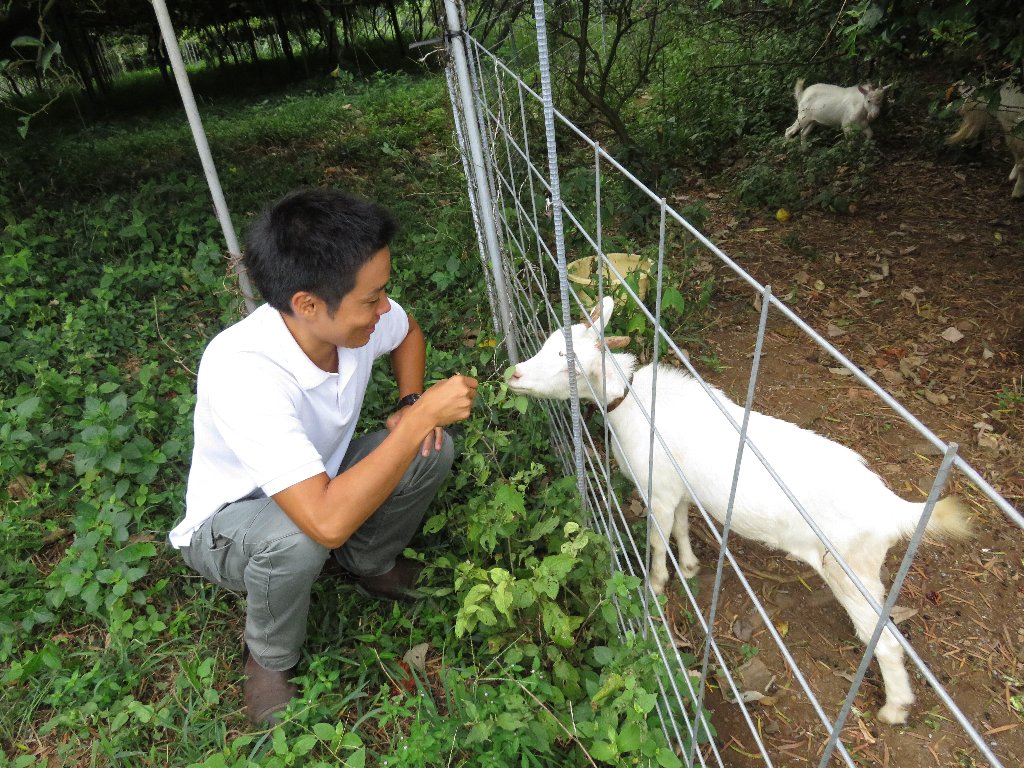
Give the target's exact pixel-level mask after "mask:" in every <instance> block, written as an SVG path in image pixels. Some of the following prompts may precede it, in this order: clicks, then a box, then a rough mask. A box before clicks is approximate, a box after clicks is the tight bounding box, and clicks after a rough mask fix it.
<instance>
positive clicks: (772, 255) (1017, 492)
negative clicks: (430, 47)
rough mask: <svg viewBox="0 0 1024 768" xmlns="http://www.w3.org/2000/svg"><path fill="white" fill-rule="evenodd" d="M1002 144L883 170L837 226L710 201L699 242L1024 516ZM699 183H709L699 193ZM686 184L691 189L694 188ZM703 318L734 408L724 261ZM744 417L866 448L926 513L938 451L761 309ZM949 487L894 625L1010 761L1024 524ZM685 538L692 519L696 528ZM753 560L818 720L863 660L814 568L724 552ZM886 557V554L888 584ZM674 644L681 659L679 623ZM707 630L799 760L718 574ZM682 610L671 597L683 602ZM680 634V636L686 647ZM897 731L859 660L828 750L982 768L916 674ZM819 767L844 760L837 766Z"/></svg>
mask: <svg viewBox="0 0 1024 768" xmlns="http://www.w3.org/2000/svg"><path fill="white" fill-rule="evenodd" d="M1008 170H1009V163H1008V155H1007V153H1006V152H1005V149H1004V148H1001V147H1000V148H999V149H998V151H997V152H996V153H994V154H992V155H991V157H989V156H986V157H983V158H981V159H980V160H979V161H978V162H976V163H972V164H959V165H954V164H952V163H951V164H949V165H938V164H935V163H931V162H927V161H922V160H916V159H906V160H899V159H896V160H894V161H893V162H892V163H891V164H889V165H888V166H887V167H885V168H884V169H882V170H880V171H879V172H878V174H877V176H876V178H875V180H874V187H873V191H872V192H871V193H870V194H869V195H868V196H867V197H866V198H865V199H863V200H862V201H860V202H859V203H858V205H857V207H856V210H855V211H854V212H853V213H852V214H851V215H842V216H840V215H835V214H831V213H827V212H816V211H809V212H800V213H795V214H794V215H793V216H792V217H791V218H790V219H789V220H788V221H786V222H780V221H778V220H777V219H776V218H775V216H774V215H772V214H771V213H765V214H764V215H754V216H750V215H747V216H742V215H739V214H737V213H736V212H735V210H734V209H733V208H732V207H731V206H730V205H728V204H727V203H726V202H725V197H724V196H722V197H718V196H713V197H711V198H710V201H709V202H710V206H711V208H712V217H711V220H710V221H709V223H708V225H707V227H706V228H707V229H708V231H709V232H710V233H711V238H712V240H713V241H714V242H716V243H717V244H719V245H720V246H721V247H722V249H723V250H724V251H725V252H726V253H727V254H729V255H730V257H732V258H734V259H735V260H736V261H737V262H738V263H739V264H740V265H741V266H742V267H743V268H744V269H745V270H747V271H748V272H749V273H750V274H751V275H753V276H754V278H756V279H757V280H758V281H760V282H761V283H762V284H770V285H771V286H772V288H773V292H774V293H775V295H777V296H780V297H782V298H783V299H784V300H785V301H786V303H787V304H788V305H789V306H790V307H792V308H793V309H794V310H795V311H796V312H797V313H798V314H799V315H800V316H801V317H802V318H803V319H804V320H805V321H807V322H808V324H809V325H810V326H811V327H812V328H814V329H815V330H816V331H818V332H819V333H820V334H822V335H823V336H825V337H826V338H827V339H828V340H829V341H830V342H831V343H832V344H833V345H834V346H835V347H836V348H837V349H838V350H839V351H840V352H841V353H842V354H843V355H845V356H846V357H847V358H849V359H850V360H851V361H852V362H853V363H855V364H856V365H857V366H858V367H860V368H861V369H862V370H864V371H866V372H867V373H868V375H870V376H871V378H872V379H873V380H874V381H876V382H878V383H879V384H881V385H882V386H883V387H884V388H885V389H886V390H887V391H889V392H890V393H892V394H893V395H894V397H895V398H896V399H897V401H898V402H900V403H901V404H903V405H904V406H906V407H907V408H908V409H909V410H910V411H911V412H912V413H913V414H915V415H916V416H917V417H918V418H919V419H920V420H921V422H922V423H923V424H924V425H925V426H926V427H927V428H928V429H930V430H931V431H932V432H934V433H935V434H936V435H937V436H938V437H939V438H940V439H941V440H943V441H946V442H956V443H958V444H959V446H960V453H961V455H962V456H963V457H964V458H965V459H966V460H967V462H968V463H969V464H971V466H973V467H974V468H975V469H976V470H977V471H978V472H979V473H980V474H981V475H982V476H983V477H984V478H985V479H986V480H987V481H988V482H989V483H991V484H992V485H993V486H994V487H995V488H996V490H997V491H998V492H999V493H1001V494H1002V495H1003V496H1004V497H1005V498H1006V499H1007V500H1008V501H1009V502H1010V503H1011V504H1012V505H1013V506H1014V507H1016V508H1017V509H1018V510H1022V509H1024V448H1022V441H1024V282H1022V281H1021V274H1022V271H1024V204H1021V203H1015V202H1013V201H1011V199H1010V197H1009V191H1010V184H1009V183H1007V182H1006V178H1005V177H1006V173H1007V172H1008ZM706 191H713V190H710V189H707V190H706ZM699 195H700V192H699V191H698V192H697V193H696V194H695V195H694V196H699ZM709 268H710V269H714V270H715V272H716V279H717V285H718V290H717V293H716V309H717V310H719V314H718V317H717V319H716V321H715V322H714V323H713V326H712V327H710V328H708V329H707V331H706V339H705V341H706V344H707V348H706V349H705V350H704V351H703V352H704V354H705V355H712V356H713V357H714V358H717V361H718V363H719V365H720V366H721V367H720V370H718V371H715V370H702V373H705V374H706V375H707V377H708V378H709V379H710V380H711V381H713V382H714V383H716V384H718V385H719V386H721V387H722V388H724V389H725V390H726V391H728V392H729V393H730V394H731V395H733V396H734V398H737V399H739V400H740V401H741V402H742V399H743V397H744V396H745V392H746V386H747V377H748V376H749V372H750V366H751V361H752V353H753V349H754V340H755V332H756V327H757V309H756V307H755V306H754V303H753V301H752V299H753V295H752V292H751V291H750V289H749V287H748V286H746V284H745V283H742V282H741V281H739V280H738V279H736V278H735V277H734V276H732V274H731V273H729V272H728V271H727V270H725V269H723V268H721V267H710V266H709ZM755 407H756V408H758V410H761V411H764V412H767V413H770V414H772V415H774V416H779V417H782V418H786V419H788V420H790V421H794V422H796V423H798V424H800V425H801V426H805V427H808V428H810V429H814V430H815V431H818V432H820V433H822V434H825V435H828V436H829V437H831V438H833V439H836V440H838V441H840V442H842V443H844V444H846V445H848V446H850V447H852V448H854V449H855V450H857V451H859V452H860V453H862V455H864V456H865V457H866V458H867V460H868V462H869V464H870V465H871V466H872V467H873V468H874V469H875V470H876V471H878V472H879V473H880V474H881V475H882V477H883V478H884V479H885V480H886V482H888V483H889V485H890V487H891V488H893V489H894V490H895V491H897V492H898V493H900V494H901V495H902V496H904V497H905V498H910V499H918V500H924V498H925V495H926V493H927V491H928V488H929V487H930V485H931V483H932V481H933V479H934V477H935V473H936V470H937V468H938V465H939V461H940V458H941V456H940V455H939V453H938V451H937V450H936V449H935V448H934V447H932V445H931V444H930V443H929V442H928V441H927V440H925V439H924V438H923V437H922V436H921V435H919V434H918V432H917V431H916V430H914V429H912V428H911V427H909V426H908V425H907V424H906V423H905V422H903V420H902V419H900V418H899V417H898V416H897V415H896V414H895V413H894V412H893V411H892V409H890V408H889V407H888V406H886V405H885V404H884V403H882V402H881V401H880V400H879V399H878V398H877V396H875V395H874V394H873V393H871V392H870V390H868V389H867V388H866V387H864V386H863V385H861V384H860V383H859V382H858V381H857V380H856V379H853V378H851V377H850V376H848V375H841V372H840V371H839V370H838V369H837V364H836V363H835V361H833V360H832V358H831V357H830V356H829V355H828V354H826V353H824V352H823V351H822V350H820V349H819V348H818V347H817V346H815V345H814V344H813V343H811V342H810V341H808V340H807V339H806V337H805V336H804V335H803V334H802V333H800V332H799V331H797V330H796V329H795V328H794V327H793V326H792V324H791V323H790V322H789V321H788V320H786V319H785V318H783V317H781V316H780V315H777V314H775V313H773V315H772V316H771V317H770V319H769V328H768V335H767V339H766V343H765V350H764V355H763V358H762V362H761V372H760V377H759V385H758V389H757V397H756V403H755ZM951 490H952V491H953V492H955V493H957V494H959V495H960V496H961V497H963V498H964V499H965V500H966V501H967V502H968V504H969V506H970V507H971V509H972V511H973V513H974V521H975V525H976V528H977V536H976V538H975V539H974V540H972V541H971V542H969V543H960V544H953V545H946V546H943V545H933V544H927V545H925V547H923V548H922V551H921V552H920V553H919V555H918V557H917V558H916V560H915V562H914V564H913V566H912V568H911V571H910V573H909V575H908V578H907V581H906V583H905V585H904V588H903V590H902V592H901V595H900V597H899V600H898V605H899V606H903V607H904V608H905V609H906V612H907V613H910V614H912V615H910V616H909V617H908V618H906V619H904V620H902V621H901V623H900V627H901V629H903V631H904V632H905V633H906V634H907V635H908V637H909V638H910V640H911V642H912V643H913V644H914V647H915V649H916V650H917V651H918V653H920V654H921V656H922V657H923V658H924V660H925V662H926V663H927V664H928V665H929V667H930V669H931V670H932V671H933V672H934V673H935V674H936V675H937V677H938V678H939V679H940V680H941V681H943V683H944V685H945V686H946V687H947V689H948V690H949V691H950V693H951V694H952V696H953V698H954V700H955V701H956V702H957V704H958V706H960V707H961V708H962V709H963V711H964V712H965V714H966V715H967V717H968V718H969V719H970V720H971V721H972V722H973V723H974V725H975V727H976V728H977V729H978V730H979V731H980V732H981V733H982V735H983V736H984V737H985V740H986V741H987V742H989V743H990V744H991V745H992V749H993V751H994V752H995V754H996V755H997V756H999V758H1000V759H1001V760H1002V761H1003V763H1004V765H1006V766H1020V765H1024V531H1021V530H1020V529H1019V528H1018V527H1016V526H1015V525H1013V524H1012V523H1010V522H1009V521H1008V520H1007V518H1006V516H1005V515H1004V514H1002V513H1001V512H1000V511H999V510H998V509H997V508H996V507H994V506H993V505H992V504H991V503H990V502H988V500H987V499H985V497H984V496H983V495H982V494H980V493H978V491H977V489H976V488H974V487H973V485H972V484H971V483H970V482H969V480H968V479H967V478H966V477H965V476H964V475H963V474H962V473H961V472H959V471H957V472H954V474H953V476H952V478H951ZM699 527H703V526H700V525H698V524H695V525H694V529H697V528H699ZM699 539H700V535H699V533H697V535H696V537H695V549H696V551H697V554H698V556H699V557H700V558H701V560H702V563H703V564H704V572H703V575H702V577H701V579H702V582H701V586H702V587H704V588H702V589H701V590H700V597H701V599H703V600H706V599H707V597H708V596H709V595H710V592H711V589H710V587H711V581H710V579H711V575H710V572H711V571H712V569H713V564H714V562H715V552H714V549H713V548H712V547H710V546H708V545H707V543H706V542H704V543H702V542H700V540H699ZM734 545H735V551H736V553H737V556H738V557H739V559H740V560H741V562H743V563H744V564H745V565H746V566H748V567H750V568H751V569H753V571H752V575H751V576H750V579H751V581H752V583H753V586H754V589H755V591H756V593H757V594H758V596H759V598H760V599H761V602H762V603H763V604H764V605H765V606H766V607H767V609H768V611H769V613H770V615H771V619H772V621H773V622H774V624H775V626H776V628H777V629H778V630H779V631H780V633H782V634H783V635H784V636H785V640H786V643H787V645H788V647H789V648H790V650H791V651H792V653H793V654H794V657H795V658H796V661H797V663H798V664H799V665H800V668H801V669H802V670H803V672H804V673H805V675H807V677H808V678H809V682H810V684H811V686H812V688H813V689H814V690H815V691H816V692H817V694H818V696H819V699H820V700H821V702H822V704H823V706H824V708H825V710H826V714H827V715H829V716H830V717H831V716H834V715H835V714H836V712H837V711H838V708H839V706H840V704H841V703H842V701H843V698H844V696H845V695H846V693H847V690H848V688H849V685H850V683H849V679H850V677H851V676H852V674H853V673H854V672H855V670H856V667H857V663H858V662H859V660H860V656H861V646H860V644H859V642H858V641H857V639H856V637H855V635H854V633H853V629H852V626H851V625H850V622H849V620H848V618H847V616H846V615H845V613H844V612H843V611H842V609H841V608H840V607H839V605H838V604H837V603H836V602H835V601H834V599H833V598H832V597H831V594H830V593H829V591H828V590H827V589H826V588H825V586H824V584H823V583H822V582H821V581H820V580H819V579H818V578H817V577H816V576H810V577H806V576H804V572H805V571H806V570H807V569H806V568H805V567H803V565H802V564H798V563H794V562H791V561H787V560H786V559H785V558H784V557H782V556H780V555H779V554H778V553H773V552H769V551H767V550H765V549H764V548H762V547H760V546H758V545H755V544H750V543H748V542H742V541H737V540H734ZM903 554H904V551H903V550H901V549H900V548H898V547H897V548H896V549H894V550H893V551H892V552H891V553H890V557H889V560H888V563H887V568H888V570H889V572H890V574H891V573H894V572H895V570H896V569H897V568H898V566H899V563H900V559H901V558H902V556H903ZM676 589H677V594H676V595H674V596H673V597H672V598H671V600H670V607H672V608H674V609H675V611H676V613H675V615H676V616H679V622H678V624H679V626H678V627H677V631H678V632H679V634H680V637H681V642H682V643H684V644H685V643H687V642H692V644H693V645H694V647H699V638H698V637H696V636H693V635H692V629H689V628H688V627H689V625H688V623H687V622H686V621H685V619H684V618H682V608H681V606H682V600H681V599H680V597H679V595H678V588H676ZM723 594H724V599H723V603H722V605H721V606H720V608H719V612H718V617H719V618H718V625H717V631H718V633H719V636H720V637H721V638H723V645H724V647H725V648H726V649H727V653H729V654H731V656H732V659H731V660H732V662H733V663H734V665H735V666H740V665H742V664H743V663H744V661H745V660H746V659H748V658H756V659H757V661H758V662H759V664H763V665H764V667H765V668H766V669H767V671H768V673H769V674H770V675H771V676H773V677H774V681H773V682H772V683H771V684H770V686H767V687H768V690H767V691H766V693H767V694H768V696H767V698H765V699H763V700H762V701H761V702H760V703H759V704H754V705H752V706H753V709H752V713H753V717H754V718H755V725H756V727H757V728H758V730H759V731H760V733H761V736H762V738H763V740H764V741H765V743H766V744H767V746H768V748H769V751H770V755H771V758H772V761H773V763H774V764H775V765H778V766H791V765H792V766H799V765H817V763H818V761H819V760H820V755H821V749H822V747H823V746H824V744H825V741H826V729H825V728H824V726H822V725H821V723H820V722H819V720H818V718H817V716H816V715H815V714H814V712H813V710H812V709H811V707H810V705H809V704H808V703H807V701H806V697H805V696H804V694H803V692H802V690H801V689H800V688H799V686H798V685H797V684H796V681H795V680H794V679H793V676H792V674H791V673H790V672H789V670H788V669H787V666H786V663H785V661H784V660H783V658H782V656H781V655H780V653H779V652H778V650H777V649H776V648H775V645H774V642H773V641H772V640H771V639H770V637H769V636H768V633H767V632H766V630H765V628H764V626H763V623H762V622H761V621H760V619H759V618H758V617H757V616H756V614H755V613H754V612H753V611H752V607H751V605H750V604H749V601H748V600H747V599H746V598H745V597H744V596H743V594H742V590H741V587H740V585H739V584H738V582H737V580H736V579H735V577H728V576H727V578H726V580H725V582H724V592H723ZM683 599H685V598H683ZM688 633H689V634H688ZM912 677H913V678H914V685H915V690H916V693H917V696H918V702H917V704H916V705H915V707H914V708H913V712H912V714H911V719H910V722H909V723H908V724H907V725H906V726H904V727H892V726H887V725H884V724H881V723H879V722H877V721H876V720H875V719H874V713H875V712H876V711H877V709H878V707H879V706H880V704H881V699H882V689H881V679H880V677H879V675H878V672H877V667H875V666H874V665H872V667H871V668H870V669H869V672H868V679H867V681H866V683H865V685H864V686H863V687H862V689H861V694H860V695H859V696H858V698H857V702H856V707H855V710H854V712H853V715H852V716H851V718H850V719H849V721H848V723H847V725H846V728H845V729H844V731H843V740H844V742H845V743H846V744H847V747H848V748H849V749H850V750H851V751H852V752H853V754H854V757H855V759H856V761H857V762H858V764H861V765H866V766H895V767H897V768H924V767H925V766H938V767H939V768H946V767H947V766H949V767H950V768H953V767H955V768H970V767H971V766H975V765H979V766H980V765H987V764H988V762H987V761H986V760H984V759H983V758H982V757H981V755H980V754H979V753H978V751H977V749H976V748H975V747H974V746H973V745H972V744H971V743H970V742H969V740H968V739H967V738H966V737H965V735H964V733H963V730H962V728H961V727H960V726H959V725H958V724H957V723H956V722H955V721H954V720H952V719H951V718H950V715H949V713H948V711H947V709H946V708H945V707H944V706H943V705H942V703H941V701H940V700H939V699H938V698H937V696H936V695H935V693H934V692H933V691H932V690H931V689H930V688H929V687H928V686H927V684H926V683H925V681H924V680H923V679H922V678H921V677H920V675H917V674H913V673H912ZM708 703H709V706H710V707H711V708H712V709H713V710H714V713H715V715H714V719H713V722H714V723H715V724H716V727H717V728H718V731H719V743H720V746H721V748H722V750H723V755H724V756H725V759H726V760H727V765H730V766H760V765H762V764H763V760H762V758H761V757H760V755H758V754H757V748H756V746H755V744H754V740H753V738H752V737H751V734H750V729H749V727H748V726H747V724H746V722H745V721H744V720H743V718H742V717H741V715H740V713H739V709H738V707H736V706H735V705H733V704H729V703H728V702H725V701H723V700H722V697H721V695H720V692H719V691H712V693H711V694H710V700H709V702H708ZM831 764H832V765H841V764H842V763H841V761H840V760H839V759H838V758H835V757H834V758H833V760H832V763H831Z"/></svg>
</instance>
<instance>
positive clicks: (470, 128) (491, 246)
mask: <svg viewBox="0 0 1024 768" xmlns="http://www.w3.org/2000/svg"><path fill="white" fill-rule="evenodd" d="M444 10H445V17H446V20H447V24H448V42H449V48H450V49H451V52H452V62H453V64H454V66H455V76H456V78H457V80H458V86H459V87H458V90H459V101H460V103H461V105H462V115H463V118H464V121H465V125H464V128H465V135H466V141H467V143H468V144H469V153H470V157H469V160H470V167H471V170H472V174H473V178H472V180H471V181H472V184H471V187H472V191H471V194H473V196H474V199H475V201H476V204H477V210H478V211H479V226H480V227H481V228H482V229H483V235H484V245H485V247H486V250H487V257H488V260H489V261H490V264H491V273H492V276H493V279H494V293H495V298H496V299H497V304H498V306H497V309H498V314H499V315H500V320H501V327H502V331H503V332H504V334H505V349H506V351H507V352H508V357H509V360H510V361H512V362H513V363H517V362H519V350H518V347H517V345H516V337H515V334H514V332H513V328H514V326H513V325H512V310H511V305H510V304H509V298H508V288H507V286H506V284H505V272H504V270H503V269H502V266H501V248H500V247H499V246H498V232H497V228H496V224H495V219H494V206H493V205H492V203H491V193H490V185H489V184H488V181H487V170H486V168H485V166H484V152H483V141H482V139H481V137H480V127H479V125H478V123H477V119H476V115H477V111H476V105H475V103H474V101H473V91H472V89H471V87H470V80H469V62H468V59H467V56H466V45H465V41H464V40H463V30H462V17H461V14H460V13H459V8H458V6H457V5H456V3H455V0H444ZM456 119H458V117H457V116H456Z"/></svg>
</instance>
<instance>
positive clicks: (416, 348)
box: [391, 315, 427, 398]
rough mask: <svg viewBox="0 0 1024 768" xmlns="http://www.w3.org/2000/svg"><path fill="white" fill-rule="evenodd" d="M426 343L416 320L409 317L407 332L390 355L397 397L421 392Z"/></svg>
mask: <svg viewBox="0 0 1024 768" xmlns="http://www.w3.org/2000/svg"><path fill="white" fill-rule="evenodd" d="M426 360H427V342H426V339H425V338H424V336H423V331H422V330H421V329H420V326H419V323H417V322H416V319H415V318H414V317H413V316H412V315H409V332H408V333H407V334H406V335H405V338H404V339H403V340H402V343H401V344H399V345H398V346H397V347H395V349H394V351H393V352H392V353H391V368H392V370H393V371H394V374H395V383H396V384H398V397H399V398H402V397H405V396H406V395H411V394H413V393H420V392H423V375H424V371H425V370H426Z"/></svg>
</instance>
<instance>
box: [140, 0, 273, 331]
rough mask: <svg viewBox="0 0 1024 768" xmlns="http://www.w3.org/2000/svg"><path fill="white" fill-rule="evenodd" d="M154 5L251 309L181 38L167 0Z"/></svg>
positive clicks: (157, 0) (247, 306) (253, 305)
mask: <svg viewBox="0 0 1024 768" xmlns="http://www.w3.org/2000/svg"><path fill="white" fill-rule="evenodd" d="M153 9H154V10H155V11H156V20H157V23H158V24H159V25H160V36H161V37H163V40H164V47H165V48H166V49H167V57H168V58H169V59H170V60H171V70H172V71H173V72H174V80H175V82H176V83H177V84H178V92H179V93H180V94H181V103H182V104H183V105H184V106H185V114H186V115H187V116H188V124H189V126H190V127H191V128H192V137H193V138H194V139H195V142H196V149H197V150H199V159H200V160H201V161H202V164H203V171H204V173H205V174H206V183H207V185H208V186H209V187H210V194H211V195H212V196H213V207H214V209H215V210H216V212H217V221H219V222H220V228H221V230H222V231H223V232H224V240H225V241H226V242H227V246H228V253H229V254H230V256H231V268H232V269H233V270H234V272H235V275H237V277H238V285H239V287H240V288H241V289H242V298H243V299H244V300H245V309H246V311H247V312H252V311H253V310H254V309H255V308H256V300H255V299H254V298H253V293H252V286H251V284H250V283H249V276H248V275H247V274H246V273H245V269H244V268H243V267H242V251H241V249H240V248H239V247H238V237H237V236H236V235H235V228H234V226H233V225H232V224H231V214H230V213H229V212H228V206H227V202H225V200H224V191H223V189H221V186H220V178H219V177H218V176H217V168H216V166H215V165H214V164H213V154H212V153H211V152H210V144H209V142H208V141H207V140H206V131H204V130H203V121H202V120H201V119H200V117H199V108H198V107H197V106H196V99H195V96H193V94H192V85H191V84H190V83H189V81H188V73H187V72H186V71H185V62H184V61H182V58H181V49H180V48H179V47H178V38H177V37H176V36H175V34H174V27H173V26H172V25H171V17H170V14H168V13H167V3H166V2H165V1H164V0H153Z"/></svg>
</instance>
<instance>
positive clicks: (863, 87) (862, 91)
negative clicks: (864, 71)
mask: <svg viewBox="0 0 1024 768" xmlns="http://www.w3.org/2000/svg"><path fill="white" fill-rule="evenodd" d="M857 90H858V91H860V92H861V93H864V94H866V93H867V92H868V90H869V88H868V87H867V86H864V85H858V86H857Z"/></svg>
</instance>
